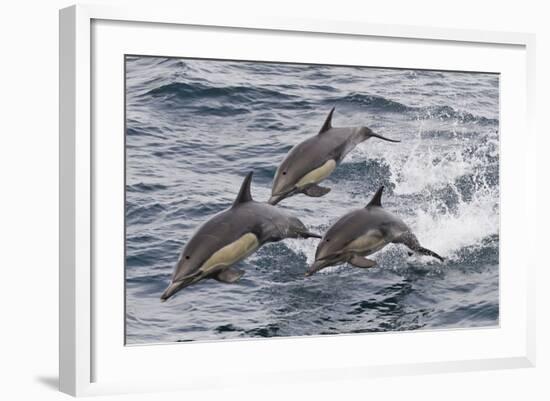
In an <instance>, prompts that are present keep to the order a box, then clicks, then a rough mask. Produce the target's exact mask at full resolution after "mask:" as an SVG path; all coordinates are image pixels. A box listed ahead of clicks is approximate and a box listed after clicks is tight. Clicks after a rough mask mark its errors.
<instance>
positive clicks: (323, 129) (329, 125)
mask: <svg viewBox="0 0 550 401" xmlns="http://www.w3.org/2000/svg"><path fill="white" fill-rule="evenodd" d="M332 113H334V107H333V108H332V109H331V110H330V112H329V113H328V116H327V119H326V120H325V123H324V124H323V126H322V127H321V131H319V134H318V135H321V134H322V133H323V132H327V131H328V130H329V129H331V128H332Z"/></svg>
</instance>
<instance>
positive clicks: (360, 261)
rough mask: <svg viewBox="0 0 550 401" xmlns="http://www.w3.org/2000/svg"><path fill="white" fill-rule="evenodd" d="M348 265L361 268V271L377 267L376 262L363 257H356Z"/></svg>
mask: <svg viewBox="0 0 550 401" xmlns="http://www.w3.org/2000/svg"><path fill="white" fill-rule="evenodd" d="M348 263H349V264H350V265H352V266H355V267H359V268H361V269H368V268H369V267H374V266H376V262H375V261H374V260H371V259H367V258H363V257H362V256H357V255H355V256H354V257H352V258H351V259H350V260H349V261H348Z"/></svg>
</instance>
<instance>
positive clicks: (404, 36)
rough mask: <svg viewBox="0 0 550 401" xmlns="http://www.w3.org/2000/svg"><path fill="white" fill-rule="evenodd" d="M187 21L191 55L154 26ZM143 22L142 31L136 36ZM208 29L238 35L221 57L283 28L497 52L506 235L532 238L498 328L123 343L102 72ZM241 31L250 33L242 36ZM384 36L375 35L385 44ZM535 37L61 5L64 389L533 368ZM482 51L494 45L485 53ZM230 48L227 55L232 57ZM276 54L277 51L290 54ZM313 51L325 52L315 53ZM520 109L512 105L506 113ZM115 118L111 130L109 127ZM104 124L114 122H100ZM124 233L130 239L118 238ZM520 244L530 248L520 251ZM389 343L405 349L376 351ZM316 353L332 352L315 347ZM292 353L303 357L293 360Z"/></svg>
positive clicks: (507, 258)
mask: <svg viewBox="0 0 550 401" xmlns="http://www.w3.org/2000/svg"><path fill="white" fill-rule="evenodd" d="M186 29H192V30H193V35H198V36H197V37H196V38H199V40H201V42H200V43H201V46H199V47H196V48H195V50H193V52H194V53H193V54H189V53H185V52H186V51H187V52H189V51H190V50H189V49H187V50H185V49H182V50H179V51H180V52H184V53H183V54H180V53H178V54H167V53H166V52H169V53H172V52H173V51H174V50H173V49H175V47H174V46H175V45H174V43H170V41H162V43H165V42H168V43H165V44H164V45H163V48H161V47H160V45H159V43H161V41H160V40H159V38H162V37H166V35H180V34H182V35H185V34H186V33H185V30H186ZM143 32H146V33H147V35H144V36H140V35H141V34H143ZM212 32H214V33H215V34H216V35H218V36H216V35H214V39H215V38H216V37H217V38H218V39H219V34H220V33H221V34H226V35H233V36H230V37H231V39H232V42H231V43H232V44H233V46H227V47H231V49H229V50H228V49H225V50H223V49H222V50H223V51H222V50H220V53H217V54H216V57H219V58H224V54H226V53H224V51H228V52H229V51H232V52H233V53H232V54H233V55H234V56H233V57H234V58H237V59H238V58H239V57H241V58H243V57H246V52H247V51H248V52H249V53H248V54H249V57H248V58H251V57H250V49H251V48H252V47H247V46H252V45H250V43H252V42H253V41H252V40H250V41H249V40H248V39H247V38H249V37H252V36H253V35H261V38H262V41H265V42H266V43H267V42H272V43H273V44H275V45H277V43H278V41H284V40H286V39H284V38H293V40H294V37H296V38H297V39H296V40H298V39H300V38H302V39H303V40H308V41H311V40H314V41H321V42H319V43H320V44H322V41H330V40H333V39H337V40H339V41H341V42H342V43H343V44H345V43H346V41H355V42H353V43H354V45H355V44H357V41H363V40H366V41H368V40H370V41H374V42H376V41H378V42H376V43H378V45H380V43H381V42H380V41H383V42H384V44H386V45H387V46H390V47H391V46H393V45H398V43H400V41H403V42H406V43H407V44H409V45H410V46H412V47H411V49H417V50H418V51H425V52H427V53H426V54H427V55H429V54H430V52H431V53H433V52H434V51H435V50H434V49H437V51H438V52H439V51H440V52H441V53H440V54H441V55H444V56H443V57H441V58H442V59H441V60H438V57H432V58H431V61H427V60H428V59H430V57H426V60H424V61H418V60H417V61H414V62H412V61H408V62H405V61H403V60H402V61H399V60H400V57H401V59H402V58H403V57H405V56H404V54H402V55H400V54H385V55H384V54H382V55H380V57H386V59H381V61H380V63H381V64H378V65H380V66H385V67H396V66H399V65H398V64H399V63H401V64H400V65H408V66H410V67H415V68H416V67H422V66H431V67H432V68H435V69H437V68H440V69H449V67H452V65H454V66H455V68H454V69H459V70H466V71H473V70H478V69H477V68H476V66H479V65H481V64H479V63H482V62H483V61H480V60H479V59H476V56H475V55H476V54H479V55H480V56H479V58H483V57H486V58H490V59H491V60H485V61H484V62H485V63H486V64H484V65H486V66H489V67H488V68H489V69H490V70H491V71H492V72H499V73H502V74H503V75H502V76H503V77H504V78H505V79H504V80H503V85H502V88H501V95H502V96H503V100H502V105H501V113H502V114H501V117H502V128H501V134H502V138H505V139H504V140H503V139H501V141H502V142H501V152H502V156H503V157H502V160H501V184H502V195H501V199H502V201H503V208H502V215H501V222H502V225H501V232H502V234H503V236H502V243H503V244H505V245H506V244H512V243H514V244H515V243H518V242H521V241H523V242H522V244H523V245H524V246H518V247H517V248H515V249H508V248H511V247H505V245H502V244H501V263H505V264H506V263H509V264H513V265H515V266H516V269H511V268H506V269H505V270H504V271H503V270H501V272H504V274H503V277H502V280H503V281H502V286H501V305H502V313H503V317H502V320H501V325H500V326H499V327H498V328H496V329H478V330H469V329H468V330H466V329H465V330H448V331H435V332H422V333H420V332H418V333H417V332H411V333H392V334H391V335H386V334H381V335H379V334H374V335H353V336H325V337H311V338H309V337H304V338H299V339H267V340H259V341H227V342H218V343H196V344H171V345H151V346H140V347H125V345H124V341H123V338H122V336H120V327H121V326H120V324H122V323H117V322H116V321H115V320H114V319H116V316H119V318H120V320H123V315H122V314H120V315H117V314H118V312H119V309H120V305H121V304H122V305H123V303H124V300H123V295H122V293H120V291H121V287H120V285H121V281H120V277H123V275H122V276H120V277H119V278H117V276H116V274H119V273H120V271H118V270H117V269H122V268H123V266H124V263H123V260H122V259H121V258H119V256H120V254H119V253H117V252H118V250H117V249H118V248H117V249H114V250H113V252H110V251H103V250H101V249H102V248H101V246H102V245H101V241H102V238H103V234H105V235H106V236H108V233H106V232H105V233H104V231H105V227H106V223H108V224H107V225H112V227H114V228H113V230H112V231H114V232H117V233H118V232H119V230H120V229H121V228H122V227H121V226H120V222H121V220H120V214H117V215H112V216H111V217H112V219H109V218H108V216H110V215H109V213H108V212H105V210H106V208H109V207H110V206H109V205H110V204H111V201H112V200H113V201H114V203H116V204H117V205H118V206H117V207H121V205H122V203H117V202H118V201H119V200H120V199H119V198H116V196H115V198H113V199H110V198H108V197H105V196H103V195H101V194H104V193H105V191H104V189H105V188H104V187H103V185H107V186H109V185H110V186H112V187H111V188H115V191H114V192H116V193H117V194H120V193H121V192H120V191H123V188H118V189H116V188H117V185H118V186H120V183H121V182H120V180H117V177H118V178H120V174H121V171H122V170H123V169H124V166H123V165H122V166H121V165H120V163H119V161H120V159H118V157H120V155H119V154H118V153H117V152H118V150H119V148H118V147H117V146H120V144H121V142H120V141H123V135H122V133H123V131H120V133H121V135H120V137H118V136H116V135H111V136H109V137H108V138H107V137H102V139H100V140H99V141H98V140H97V138H95V137H94V132H97V131H94V130H97V129H98V127H99V128H104V127H105V126H104V124H109V123H112V122H113V121H116V124H113V128H112V129H113V132H115V133H116V132H118V127H120V124H121V123H122V121H119V118H118V116H119V115H116V116H115V115H113V116H107V117H104V116H106V115H105V114H102V113H103V111H102V110H103V109H104V108H105V107H109V109H110V110H115V111H116V113H120V112H122V109H121V108H120V107H119V106H120V104H121V103H120V102H122V101H123V96H122V94H121V93H120V91H118V92H117V89H116V88H120V86H119V85H120V82H118V81H117V82H113V85H112V86H111V85H109V88H111V89H112V90H114V92H113V93H114V94H115V95H116V94H117V93H118V94H121V96H120V98H117V96H110V97H109V99H111V98H113V99H112V101H113V103H110V104H106V103H107V100H106V99H107V98H102V100H105V104H104V103H103V102H100V103H98V102H97V98H98V97H101V96H104V93H103V91H104V89H105V87H106V85H103V86H102V84H105V83H106V82H110V81H109V80H110V79H122V77H121V76H120V77H119V78H116V77H115V78H111V76H110V73H107V74H105V73H104V71H107V70H106V69H108V68H110V66H113V65H115V66H118V64H116V63H122V59H119V60H118V61H117V57H119V55H120V54H124V53H125V52H127V53H135V54H138V53H141V54H144V53H145V54H149V53H153V54H160V55H176V56H197V55H201V56H207V55H208V51H209V50H208V46H209V43H210V42H209V40H210V41H215V40H212V39H213V37H212V36H211V37H210V38H209V37H208V35H210V34H211V33H212ZM187 34H190V33H189V32H188V33H187ZM94 35H95V36H94ZM157 35H158V36H157ZM163 35H164V36H163ZM201 35H204V36H203V37H202V36H201ZM250 35H252V36H250ZM106 39H109V40H106ZM239 41H242V46H241V43H240V42H239ZM134 42H139V44H135V43H134ZM218 42H219V40H218ZM249 42H250V43H249ZM350 43H351V42H350ZM376 43H374V44H372V45H373V46H376ZM285 45H286V44H285ZM413 45H414V46H418V47H414V46H413ZM117 46H118V47H117ZM126 46H128V47H127V48H126ZM157 46H158V48H157ZM422 46H424V47H425V49H424V50H422V49H421V47H422ZM434 46H435V47H434ZM263 47H265V46H263ZM279 47H287V48H289V51H291V50H292V46H282V43H281V46H279ZM312 47H315V46H312ZM343 47H344V49H343V50H342V52H343V53H342V54H344V55H343V56H341V57H348V58H349V57H352V56H353V54H351V53H352V52H351V50H350V49H352V48H353V47H347V48H346V46H345V45H344V46H343ZM534 47H535V38H534V35H531V34H524V33H507V32H484V31H471V30H458V29H437V28H427V27H414V26H393V25H374V24H368V23H363V22H342V21H316V20H296V19H292V18H283V19H282V18H272V17H262V16H256V15H241V16H239V17H234V16H232V17H228V16H223V15H216V14H215V13H212V14H209V15H198V14H197V15H187V14H185V12H184V11H182V10H166V9H158V8H155V7H145V8H138V7H132V8H122V9H120V8H111V7H108V6H89V5H86V6H83V5H78V6H72V7H69V8H66V9H63V10H61V11H60V272H59V273H60V294H59V295H60V327H59V330H60V361H59V375H60V390H61V391H63V392H65V393H68V394H72V395H76V396H78V395H94V394H107V393H121V392H122V393H126V392H133V391H166V390H171V389H173V390H176V389H197V388H198V389H200V388H207V387H212V386H234V385H239V384H238V383H239V380H235V378H236V377H238V376H240V377H242V376H243V375H244V376H245V377H247V379H248V381H254V382H255V383H256V384H262V383H271V384H273V383H281V382H282V383H284V382H292V381H293V380H300V381H303V380H320V379H322V380H326V379H328V378H329V377H330V378H331V379H338V378H341V377H347V378H350V377H352V378H357V380H359V379H361V378H364V377H372V376H381V375H383V376H385V375H399V374H411V373H415V374H417V373H435V372H442V371H445V372H448V371H466V370H476V369H500V368H510V367H529V366H534V363H535V338H534V336H535V334H534V333H535V328H534V325H535V321H534V320H535V318H534V316H535V315H534V310H535V307H534V300H535V294H534V289H535V283H534V270H535V264H536V259H535V256H534V255H535V252H530V250H532V248H533V246H534V245H531V244H529V243H528V242H525V241H526V240H525V238H523V239H522V238H519V236H518V235H517V234H514V232H515V231H519V230H518V229H521V230H531V231H533V230H534V224H535V221H536V219H535V218H530V217H532V216H534V215H535V213H536V210H535V209H534V207H532V202H529V203H528V200H529V199H534V198H535V196H534V195H535V188H536V182H535V178H534V177H535V142H536V141H535V132H534V129H533V126H532V124H533V121H534V118H533V113H534V104H533V102H534V85H535V76H534ZM247 48H248V50H246V49H247ZM271 49H274V47H271ZM449 49H450V51H449ZM491 49H492V50H491ZM499 49H500V50H499ZM447 51H448V53H447ZM487 51H489V52H493V53H492V54H491V55H489V56H486V55H485V56H483V54H485V53H486V52H487ZM103 52H105V53H103ZM121 52H122V53H121ZM241 52H242V53H241ZM346 52H347V53H346ZM461 52H465V53H464V54H466V55H467V54H470V53H469V52H473V53H471V55H474V56H471V57H466V58H465V59H464V60H462V61H461V64H458V63H456V62H455V64H452V63H453V57H456V55H458V54H461ZM296 53H301V52H299V51H298V52H296ZM381 53H383V52H381ZM387 53H389V52H387ZM227 54H228V55H227V56H226V57H229V53H227ZM288 54H289V55H288V58H292V59H293V57H303V56H302V55H296V56H293V55H292V54H291V53H288ZM312 54H313V53H312ZM345 54H347V56H346V55H345ZM445 55H448V57H446V56H445ZM453 55H455V56H453ZM265 57H266V56H263V55H262V53H261V52H260V50H258V52H257V53H255V54H254V57H253V58H254V59H258V60H260V59H262V58H265ZM273 57H274V59H275V60H278V59H279V58H280V57H281V56H273ZM312 57H313V56H312ZM332 57H339V56H338V55H336V56H334V55H333V56H332ZM377 57H378V55H377ZM113 60H114V61H113ZM392 60H393V61H392ZM316 61H320V62H323V61H326V60H324V59H322V58H320V59H316ZM348 61H349V60H342V61H341V62H342V63H346V62H348ZM112 63H115V64H112ZM357 63H361V61H360V60H359V61H357ZM422 63H424V64H422ZM427 63H429V64H427ZM491 63H492V64H491ZM499 63H500V64H499ZM491 66H492V67H491ZM451 69H452V68H451ZM483 70H485V71H486V70H487V69H486V68H484V69H483ZM503 71H504V72H503ZM111 72H112V71H111ZM116 74H118V72H117V71H115V75H116ZM115 75H113V76H115ZM508 78H509V79H508ZM113 88H114V89H113ZM510 91H515V92H514V97H515V98H516V99H511V98H512V96H510ZM507 96H508V97H510V99H508V97H507ZM512 110H514V111H515V112H514V113H511V111H512ZM512 114H514V115H512ZM107 127H108V126H107ZM107 130H108V131H111V129H110V128H107ZM101 131H102V132H105V130H103V129H102V130H101ZM512 132H521V134H520V135H518V136H519V140H518V138H517V137H514V136H513V135H511V133H512ZM109 138H111V139H113V138H114V139H113V140H114V141H115V142H114V143H113V146H114V149H113V150H112V151H108V150H107V149H108V148H107V147H106V146H105V145H106V143H105V141H108V140H111V139H109ZM122 143H123V142H122ZM511 153H515V156H516V161H517V164H516V165H512V159H511V158H510V157H508V155H510V154H511ZM106 168H108V169H109V170H112V171H116V173H113V174H111V176H112V177H114V178H113V180H112V181H109V182H107V181H108V180H106V179H103V178H102V177H105V169H106ZM102 171H103V172H102ZM517 185H520V190H519V191H514V188H516V189H517ZM528 205H529V207H528ZM513 210H515V212H512V211H513ZM117 213H118V212H117ZM102 219H103V220H102ZM102 230H103V231H102ZM114 238H115V239H116V238H118V237H116V236H115V237H114ZM120 239H121V241H123V239H122V237H120ZM119 245H120V244H119ZM519 248H521V249H523V252H522V253H521V254H520V253H519V250H518V249H519ZM107 264H109V265H110V266H114V267H113V268H112V269H111V270H110V272H107V273H105V274H104V272H103V270H101V272H98V270H97V269H103V268H104V267H105V266H106V265H107ZM518 266H519V267H518ZM112 271H115V273H113V274H115V276H109V274H111V273H112ZM117 271H118V273H116V272H117ZM113 281H115V282H113ZM122 285H123V283H122ZM512 298H513V302H512ZM106 303H108V304H111V305H116V306H113V307H112V310H113V314H112V315H111V314H110V313H108V311H107V307H106ZM122 325H123V324H122ZM98 327H100V329H98ZM445 344H447V345H448V344H456V347H454V349H448V350H446V351H445V352H442V351H441V350H440V349H439V348H438V347H442V348H441V349H444V350H445V348H444V346H445ZM389 345H391V347H392V348H391V349H392V350H393V353H395V354H396V355H393V353H392V355H390V353H384V352H380V353H376V352H375V350H376V349H383V347H387V346H389ZM428 345H429V346H430V347H433V348H434V349H433V350H431V351H430V350H428V349H426V350H425V352H423V353H422V357H420V354H419V353H418V352H417V353H415V352H413V351H411V350H409V348H414V349H416V350H419V349H420V351H421V350H422V347H423V346H424V347H427V346H428ZM175 347H179V348H175ZM182 347H186V348H185V349H184V348H182ZM369 347H371V348H372V349H371V350H370V351H369V352H370V353H369V354H368V355H369V356H368V358H366V357H365V355H363V354H362V351H357V352H353V353H349V354H350V355H347V356H342V355H341V354H342V352H341V350H342V349H352V348H353V349H354V350H366V349H369ZM182 350H184V351H185V355H186V358H187V361H188V362H189V363H190V364H195V365H194V368H193V369H188V371H185V368H181V366H180V369H183V371H181V370H180V371H179V372H177V375H175V374H174V373H173V372H172V373H170V370H171V367H173V365H170V363H166V364H165V365H164V366H160V365H158V362H159V361H168V359H169V358H168V356H169V355H170V354H172V353H174V352H176V353H178V352H182ZM338 350H340V352H338ZM400 350H402V351H401V352H400ZM321 351H322V352H323V353H324V357H323V358H322V359H319V357H318V354H319V352H321ZM365 352H366V351H365ZM214 355H215V356H216V357H218V358H219V359H220V362H219V363H217V364H216V365H215V366H212V365H209V364H207V363H204V362H201V361H204V360H209V359H210V358H211V357H213V356H214ZM290 355H294V356H295V357H296V359H295V360H290V359H289V356H290ZM260 356H261V357H260ZM236 359H239V360H240V362H238V363H237V366H235V363H233V364H229V363H227V362H226V361H229V360H232V361H234V360H236ZM141 362H142V363H141ZM152 366H154V369H152V368H151V367H152ZM286 366H288V368H286ZM178 377H179V379H178ZM181 377H185V379H184V380H182V379H181ZM145 378H146V379H145ZM246 381H247V380H243V381H241V385H247V384H246Z"/></svg>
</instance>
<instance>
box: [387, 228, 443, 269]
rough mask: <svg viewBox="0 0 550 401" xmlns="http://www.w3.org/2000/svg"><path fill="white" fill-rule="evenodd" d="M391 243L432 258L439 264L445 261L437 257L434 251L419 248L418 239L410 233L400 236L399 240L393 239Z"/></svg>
mask: <svg viewBox="0 0 550 401" xmlns="http://www.w3.org/2000/svg"><path fill="white" fill-rule="evenodd" d="M393 242H394V243H396V244H403V245H405V246H406V247H408V248H409V249H411V250H412V251H414V252H416V253H419V254H421V255H426V256H431V257H434V258H436V259H439V260H440V261H441V262H444V261H445V259H444V258H443V257H442V256H439V255H438V254H437V253H435V252H434V251H431V250H429V249H428V248H424V247H423V246H421V245H420V243H419V242H418V239H417V238H416V235H414V234H413V233H411V232H410V231H409V232H406V233H405V234H403V235H401V236H400V237H399V238H397V239H395V240H394V241H393Z"/></svg>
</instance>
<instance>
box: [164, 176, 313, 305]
mask: <svg viewBox="0 0 550 401" xmlns="http://www.w3.org/2000/svg"><path fill="white" fill-rule="evenodd" d="M251 181H252V173H249V174H248V175H247V176H246V178H245V180H244V182H243V184H242V186H241V189H240V191H239V194H238V196H237V199H235V202H234V203H233V205H232V206H231V207H230V208H228V209H226V210H224V211H222V212H221V213H218V214H217V215H215V216H213V217H212V218H211V219H210V220H208V221H207V222H206V223H204V224H203V225H202V226H201V227H200V228H199V229H198V230H197V232H196V233H195V234H194V235H193V236H192V237H191V239H190V240H189V242H188V243H187V244H186V245H185V247H184V248H183V251H182V253H181V256H180V258H179V260H178V262H177V264H176V267H175V270H174V274H173V275H172V280H171V281H170V284H169V285H168V287H167V288H166V290H165V291H164V293H163V294H162V295H161V300H163V301H165V300H167V299H168V298H170V297H171V296H173V295H174V294H175V293H176V292H178V291H180V290H181V289H183V288H185V287H188V286H189V285H191V284H194V283H196V282H198V281H201V280H203V279H206V278H213V279H215V280H218V281H220V282H223V283H234V282H236V281H238V280H239V279H240V278H241V276H242V275H243V274H244V271H242V270H240V269H237V268H236V267H235V266H234V265H235V264H236V263H238V262H240V261H241V260H243V259H245V258H246V257H248V256H249V255H251V254H252V253H254V252H255V251H256V250H257V249H258V248H259V247H261V246H262V245H263V244H265V243H268V242H275V241H280V240H282V239H285V238H310V237H315V238H321V236H320V235H317V234H314V233H311V232H309V231H308V230H307V228H306V227H305V226H304V224H303V223H302V222H301V221H300V220H299V219H298V218H296V217H294V216H291V215H289V214H288V213H286V212H285V211H283V210H281V209H279V208H277V207H275V206H272V205H269V204H267V203H261V202H256V201H254V200H253V199H252V195H251V193H250V183H251Z"/></svg>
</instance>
